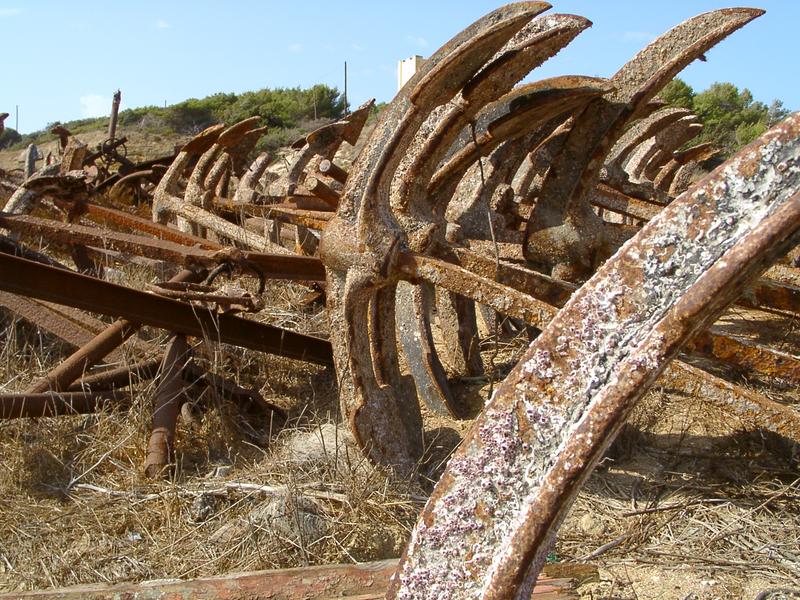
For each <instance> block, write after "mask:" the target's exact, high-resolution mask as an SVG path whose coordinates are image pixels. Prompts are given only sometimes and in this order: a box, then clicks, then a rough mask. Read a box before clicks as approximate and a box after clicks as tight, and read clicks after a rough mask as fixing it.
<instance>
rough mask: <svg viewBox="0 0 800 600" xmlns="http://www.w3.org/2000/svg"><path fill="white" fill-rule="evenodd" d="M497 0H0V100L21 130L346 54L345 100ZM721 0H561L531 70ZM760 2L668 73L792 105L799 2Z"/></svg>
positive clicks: (578, 60) (604, 57)
mask: <svg viewBox="0 0 800 600" xmlns="http://www.w3.org/2000/svg"><path fill="white" fill-rule="evenodd" d="M499 5H500V2H491V1H488V0H462V1H460V2H457V3H456V2H443V1H440V2H434V1H432V0H428V1H427V2H421V1H417V0H407V1H405V2H402V3H400V2H391V1H385V2H355V1H347V0H340V1H339V2H321V1H317V0H303V1H302V2H299V1H295V2H286V1H283V2H275V1H271V0H264V1H239V2H236V1H230V2H225V3H222V2H212V1H210V0H197V1H193V2H188V1H173V2H164V1H162V2H153V1H148V0H145V1H128V2H119V1H117V2H111V1H108V0H106V1H104V2H95V1H86V2H81V1H76V2H63V1H58V2H57V1H55V0H38V1H36V2H30V1H23V0H0V50H2V53H1V54H0V55H2V56H3V67H2V72H3V75H2V86H0V112H3V111H5V112H9V113H11V116H10V118H9V119H8V120H7V121H6V124H7V125H9V126H11V127H14V116H15V115H14V110H15V105H19V110H20V116H19V119H20V120H19V129H20V131H21V132H23V133H25V132H28V131H33V130H36V129H41V128H42V127H44V126H45V125H46V124H47V123H50V122H53V121H56V120H62V121H67V120H71V119H77V118H81V117H84V116H100V115H103V114H108V111H109V106H110V98H111V94H112V93H113V91H114V90H116V89H117V88H120V89H121V90H122V94H123V102H122V105H123V108H126V107H127V108H130V107H134V106H143V105H148V104H156V105H162V106H163V104H164V102H165V101H166V102H167V103H168V104H172V103H174V102H179V101H181V100H184V99H186V98H190V97H203V96H206V95H208V94H213V93H215V92H242V91H247V90H253V89H258V88H262V87H294V86H309V85H312V84H314V83H326V84H329V85H335V86H338V87H339V88H340V89H342V87H343V79H344V75H343V63H344V61H345V60H346V61H347V63H348V74H349V77H348V80H349V82H348V89H349V99H350V103H351V105H354V106H355V105H357V104H359V103H361V102H363V101H364V100H366V99H368V98H371V97H374V98H376V99H377V100H378V101H388V100H390V99H391V98H392V96H393V95H394V93H395V91H396V69H397V61H398V60H399V59H401V58H406V57H408V56H411V55H413V54H421V55H423V56H428V55H430V54H431V53H432V52H433V51H435V50H436V49H437V48H438V47H439V46H441V45H442V44H443V43H444V42H446V41H447V40H448V39H450V38H451V37H452V36H453V35H455V34H456V33H457V32H459V31H460V30H461V29H463V28H464V27H466V26H467V25H469V24H470V23H471V22H473V21H474V20H475V19H477V18H479V17H480V16H482V15H483V14H485V13H487V12H489V11H491V10H493V9H494V8H496V7H497V6H499ZM725 6H731V5H730V4H726V3H723V2H720V1H714V0H659V1H649V2H648V1H644V0H639V1H632V0H606V1H601V0H564V1H555V2H553V8H552V9H551V10H550V12H562V13H575V14H580V15H583V16H585V17H587V18H589V19H590V20H591V21H593V23H594V25H593V27H592V28H590V29H589V30H587V31H585V32H584V33H583V34H581V35H580V36H579V37H578V38H577V39H576V40H575V41H574V42H573V43H572V44H571V45H570V46H569V47H568V48H567V49H566V50H564V51H562V53H560V54H559V55H558V56H557V57H555V58H554V59H551V60H550V61H549V62H548V63H545V65H543V66H542V67H540V68H539V69H538V70H537V71H535V72H534V75H533V78H535V79H539V78H543V77H551V76H553V75H562V74H583V75H593V76H601V77H605V76H610V75H612V74H613V73H614V72H615V71H616V70H617V69H618V68H619V67H620V66H622V65H623V64H624V63H625V62H627V61H628V60H629V59H630V58H631V57H632V56H633V55H634V54H636V52H638V51H639V50H640V49H641V48H642V47H644V46H645V45H646V44H647V43H648V42H650V41H651V40H653V39H654V38H655V37H657V36H658V35H660V34H661V33H663V32H664V31H666V30H668V29H669V28H670V27H672V26H673V25H676V24H677V23H679V22H681V21H683V20H685V19H686V18H688V17H691V16H693V15H695V14H698V13H701V12H705V11H708V10H713V9H715V8H723V7H725ZM751 6H758V7H760V8H765V9H766V10H767V14H766V15H764V16H762V17H760V18H759V19H756V20H755V21H754V22H752V23H750V24H749V25H747V26H746V27H745V28H744V29H742V30H740V31H738V32H736V33H734V34H733V35H732V36H731V37H729V38H728V39H727V40H724V41H723V42H722V43H721V44H719V45H718V46H717V47H716V48H715V49H713V50H712V51H711V52H709V53H708V62H705V63H704V62H696V63H695V64H693V65H690V66H689V67H688V68H687V69H686V70H684V71H683V73H682V75H681V77H683V78H684V79H685V80H686V81H688V82H689V84H690V85H692V86H693V87H694V88H695V90H702V89H704V88H706V87H707V86H708V85H709V84H711V83H713V82H714V81H730V82H732V83H734V84H736V85H737V86H739V87H740V88H743V87H746V88H749V89H750V90H751V91H752V93H753V95H754V97H755V98H756V99H758V100H761V101H763V102H765V103H769V102H771V101H772V100H773V99H775V98H778V99H781V100H783V102H784V104H785V105H786V107H787V108H789V109H792V110H797V109H798V108H800V77H798V75H800V69H798V67H797V66H796V59H795V57H796V51H795V50H794V49H795V48H796V46H797V37H798V33H797V32H796V31H794V30H793V29H795V28H796V27H797V24H798V23H800V2H796V1H795V0H761V1H760V2H757V3H756V4H752V5H751Z"/></svg>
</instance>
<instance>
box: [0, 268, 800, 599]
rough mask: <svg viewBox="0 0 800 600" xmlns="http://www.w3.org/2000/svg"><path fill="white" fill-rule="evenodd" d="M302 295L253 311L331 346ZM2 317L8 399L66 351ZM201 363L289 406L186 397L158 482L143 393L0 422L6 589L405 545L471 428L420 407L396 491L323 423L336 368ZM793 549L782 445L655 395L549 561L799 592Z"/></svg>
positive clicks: (674, 580)
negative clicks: (423, 442) (149, 470)
mask: <svg viewBox="0 0 800 600" xmlns="http://www.w3.org/2000/svg"><path fill="white" fill-rule="evenodd" d="M126 278H127V279H128V280H130V281H132V282H136V285H139V286H144V284H145V283H147V282H150V281H152V280H153V276H152V275H151V274H150V273H149V272H147V271H144V270H139V271H136V272H132V273H131V272H129V273H127V274H126ZM248 285H252V282H251V283H250V284H248ZM305 292H306V289H305V288H303V287H302V286H299V285H295V284H289V283H273V284H270V285H269V287H268V289H267V291H266V297H265V305H266V306H267V307H269V308H268V309H266V310H265V311H263V312H262V313H259V314H258V315H257V316H256V317H255V318H257V319H259V320H264V321H266V322H270V323H273V324H277V325H280V326H284V327H287V328H290V329H293V330H296V331H302V332H305V333H311V334H314V335H320V336H326V335H327V320H326V318H325V315H324V313H323V311H322V310H321V309H319V308H316V309H309V308H303V307H301V305H300V299H301V298H302V296H303V295H304V293H305ZM3 319H4V320H3V321H2V330H1V332H0V336H1V337H0V339H2V340H3V345H2V350H0V381H3V382H5V383H4V384H3V386H1V388H0V389H4V390H6V391H13V390H21V389H24V388H25V387H26V385H27V384H29V383H30V381H32V380H33V379H34V378H35V377H36V376H38V375H40V374H41V373H43V372H45V371H46V370H47V369H48V368H49V367H51V366H52V365H53V364H55V363H57V361H58V360H59V359H60V358H61V357H62V356H64V354H65V351H66V349H65V347H64V346H63V345H62V344H60V343H58V342H57V341H54V340H53V339H51V338H49V337H48V336H46V335H41V334H39V333H37V332H36V331H35V330H33V329H32V328H31V327H29V326H27V325H25V324H24V323H20V322H17V321H15V320H14V319H11V318H8V316H5V315H4V316H3ZM143 335H144V336H145V337H147V338H148V339H152V340H154V341H158V340H160V339H163V336H162V335H161V334H159V333H158V332H154V331H148V330H146V331H145V332H144V333H143ZM525 345H526V338H525V336H524V335H523V334H520V335H519V336H517V338H515V339H512V340H509V339H508V338H504V340H503V341H502V342H497V343H496V342H495V341H494V340H492V339H491V336H489V337H487V339H485V340H484V343H483V350H484V353H483V354H484V358H485V360H486V363H487V365H486V366H487V371H488V372H492V371H494V372H495V373H496V374H497V376H498V377H502V376H504V375H505V373H506V372H507V370H508V369H509V368H510V366H511V365H513V364H514V362H515V360H516V357H517V356H518V354H519V352H520V351H521V349H522V348H524V347H525ZM490 357H493V359H492V360H491V361H490ZM196 359H197V360H198V362H200V363H201V364H202V365H203V366H205V367H206V368H208V369H209V370H211V371H212V372H214V373H217V374H219V375H224V376H226V377H229V378H231V379H234V380H235V381H237V382H238V383H239V384H240V385H243V386H252V387H254V388H256V389H258V390H259V391H260V392H261V394H262V395H263V396H264V398H266V399H267V400H269V401H271V402H273V403H275V404H277V405H280V406H281V407H283V408H285V409H286V410H287V411H288V412H289V415H290V419H289V422H288V423H287V424H286V425H282V426H279V424H277V423H275V422H272V421H270V420H269V419H268V418H267V417H265V416H263V415H261V416H260V417H259V416H258V415H255V416H254V415H249V416H244V415H241V414H239V413H238V412H237V410H236V408H235V407H234V406H233V405H232V404H231V403H230V402H228V401H226V400H225V399H223V398H219V397H214V395H213V394H210V393H208V392H206V393H205V394H204V395H200V396H196V397H195V400H196V401H197V404H198V406H201V407H202V415H201V416H200V417H199V418H197V419H196V420H192V421H181V423H180V425H179V429H178V433H177V443H176V446H177V449H178V456H177V465H176V470H175V472H174V475H173V477H172V478H171V479H169V480H165V481H151V480H147V479H145V478H144V476H143V475H142V473H141V468H142V463H143V460H144V448H145V445H146V442H147V434H148V427H149V414H150V406H151V402H152V399H153V394H154V386H153V384H152V383H149V384H144V385H140V386H138V387H137V388H136V389H135V393H134V394H133V402H132V405H131V406H130V407H128V408H125V409H121V410H117V411H113V412H106V413H101V414H97V415H90V416H75V417H61V418H54V419H39V420H18V421H6V422H0V456H2V461H0V513H1V514H2V517H0V519H1V521H0V522H2V526H0V591H12V590H23V589H35V588H43V587H51V586H64V585H70V584H76V583H85V582H113V581H121V580H142V579H152V578H165V577H196V576H204V575H215V574H221V573H227V572H233V571H244V570H253V569H265V568H277V567H288V566H298V565H306V564H323V563H333V562H351V561H364V560H373V559H379V558H388V557H393V556H397V555H398V554H399V553H400V552H401V550H402V548H403V546H404V544H405V542H406V540H407V537H408V534H409V532H410V528H411V527H412V526H413V522H414V520H415V517H416V514H417V513H418V511H419V510H420V508H421V505H422V502H423V501H424V497H425V494H426V492H428V491H429V490H430V486H431V485H432V483H433V481H435V479H436V478H437V477H438V474H439V473H441V471H442V469H443V466H444V464H445V462H446V460H447V457H448V456H449V454H450V452H452V450H453V448H454V447H455V445H456V444H457V443H458V440H459V439H460V437H461V435H463V433H464V431H465V430H466V428H467V427H468V423H465V422H454V421H451V420H449V419H444V418H442V417H436V416H434V415H431V414H429V413H427V412H425V421H426V434H427V444H428V448H427V453H426V457H425V461H424V463H423V464H422V465H421V466H420V474H421V475H422V478H421V481H423V482H424V483H422V484H418V483H413V484H412V483H410V482H407V481H397V480H396V479H393V478H392V477H390V476H389V474H388V473H386V472H383V471H381V470H379V469H375V468H372V467H369V466H367V465H366V464H365V463H364V462H363V460H362V459H361V458H360V457H359V455H358V453H357V452H355V450H354V449H353V447H352V445H351V444H350V443H349V441H348V437H347V435H346V434H345V432H344V431H342V430H341V429H338V428H337V427H336V426H335V425H334V424H335V423H337V422H338V421H339V414H338V405H337V397H336V396H337V390H336V382H335V377H334V374H333V372H332V370H330V369H324V368H321V367H315V366H310V365H307V364H304V363H298V362H295V361H290V360H286V359H281V358H276V357H269V356H265V355H261V354H257V353H253V352H249V351H245V350H242V349H239V348H233V347H229V346H224V345H223V346H220V345H217V344H211V343H208V342H203V343H201V344H200V345H199V346H198V347H197V348H196ZM489 388H490V384H489V383H488V381H487V380H485V379H484V380H481V379H477V380H474V381H468V382H465V383H464V384H463V385H462V386H461V390H462V391H463V392H464V393H469V394H471V395H472V396H473V397H474V398H476V399H477V400H480V399H482V398H485V397H486V395H487V394H488V391H489ZM768 391H769V390H768ZM770 393H773V394H776V395H777V394H778V392H777V391H775V390H771V391H770ZM791 394H794V395H796V391H790V395H791ZM783 395H785V393H783ZM319 439H322V440H323V442H319V441H318V440H319ZM794 451H796V449H795V450H794ZM421 486H422V487H421ZM423 488H424V489H423ZM798 548H800V472H799V471H798V464H797V456H796V455H794V454H793V449H792V448H791V447H790V446H789V445H787V444H786V443H785V441H782V440H777V439H775V438H774V437H773V436H770V435H766V434H761V433H744V432H743V431H742V428H741V424H739V423H737V422H736V421H735V420H733V419H732V418H730V417H728V416H726V415H723V414H720V413H719V412H718V411H714V410H708V409H706V408H705V407H704V406H703V404H702V403H701V402H698V401H697V399H696V398H683V397H680V396H677V395H674V394H671V393H669V392H668V391H665V390H660V389H655V390H653V391H652V392H651V393H650V394H648V395H647V396H646V398H645V399H644V400H643V401H642V403H641V404H640V406H639V407H638V409H637V410H636V412H635V414H634V417H633V418H632V419H631V420H630V422H629V424H628V425H627V426H626V428H625V430H624V431H623V433H622V434H621V436H620V438H619V439H618V441H617V442H616V443H615V445H614V446H613V448H612V450H611V452H610V453H609V455H608V456H607V458H606V459H605V460H604V461H603V463H602V464H601V466H600V468H598V469H597V471H596V472H595V473H594V474H593V475H592V477H591V478H590V480H589V482H588V485H587V486H586V487H585V488H584V490H583V491H582V492H581V494H580V495H579V497H578V500H577V501H576V504H575V506H574V507H573V509H572V511H571V513H570V515H569V517H568V519H567V521H566V523H565V524H564V526H563V527H562V528H561V532H560V535H559V538H558V540H557V545H556V547H555V549H554V554H555V557H557V560H563V561H572V560H588V561H589V562H590V563H591V564H594V565H597V566H598V567H599V573H600V575H599V578H598V579H597V580H595V581H591V582H588V583H586V584H584V585H583V586H582V587H581V589H580V592H581V594H582V597H584V598H687V597H696V598H717V597H724V598H728V597H754V596H755V594H756V592H757V591H759V590H761V589H765V588H768V587H777V586H784V587H785V586H791V585H795V586H797V585H800V551H798ZM692 594H694V595H693V596H692Z"/></svg>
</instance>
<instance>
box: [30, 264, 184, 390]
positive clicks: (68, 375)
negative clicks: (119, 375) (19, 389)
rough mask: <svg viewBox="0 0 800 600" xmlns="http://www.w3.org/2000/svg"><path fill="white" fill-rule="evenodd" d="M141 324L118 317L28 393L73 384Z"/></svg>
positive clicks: (179, 277) (178, 278)
mask: <svg viewBox="0 0 800 600" xmlns="http://www.w3.org/2000/svg"><path fill="white" fill-rule="evenodd" d="M198 277H199V274H198V273H195V272H193V271H189V270H185V271H181V272H180V273H178V274H177V275H176V276H175V277H173V278H172V281H173V282H181V281H193V280H196V279H197V278H198ZM140 327H141V324H139V323H136V322H131V321H129V320H127V319H118V320H116V321H115V322H114V323H112V324H111V325H108V326H107V327H105V328H104V329H103V330H102V331H100V332H99V333H98V334H97V335H96V336H94V337H93V338H92V339H91V340H90V341H89V342H88V343H86V344H85V345H83V346H81V347H80V348H78V349H77V350H76V351H75V352H73V353H72V354H71V355H70V356H69V357H67V358H66V359H65V360H64V361H62V362H61V363H60V364H59V365H58V366H57V367H56V368H54V369H53V370H51V371H50V372H49V373H48V374H47V375H45V376H44V377H41V378H40V379H38V380H37V381H35V382H34V383H33V384H31V386H30V387H29V388H28V389H27V390H26V391H27V392H28V393H31V394H35V393H44V392H48V391H54V392H60V391H63V390H65V389H67V388H68V387H69V386H70V385H72V384H73V383H74V382H75V381H76V380H77V379H78V378H79V377H80V376H81V375H82V374H83V373H85V372H86V370H87V369H89V368H91V367H92V366H94V365H95V364H97V363H98V362H99V361H101V360H102V359H103V358H105V357H106V356H107V355H109V354H110V353H111V352H113V351H114V350H116V349H117V348H119V347H120V346H121V345H122V344H123V343H124V342H125V341H126V340H127V339H128V338H130V337H131V336H133V335H134V334H135V333H136V332H137V331H138V330H139V328H140Z"/></svg>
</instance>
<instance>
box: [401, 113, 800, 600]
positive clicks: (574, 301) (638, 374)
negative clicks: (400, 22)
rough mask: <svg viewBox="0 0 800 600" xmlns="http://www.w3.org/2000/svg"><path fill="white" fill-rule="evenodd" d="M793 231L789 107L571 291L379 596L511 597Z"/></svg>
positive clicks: (522, 593)
mask: <svg viewBox="0 0 800 600" xmlns="http://www.w3.org/2000/svg"><path fill="white" fill-rule="evenodd" d="M798 239H800V113H797V114H795V115H793V116H792V117H790V118H789V119H787V120H786V121H784V122H783V123H782V124H780V125H779V126H777V127H776V128H774V129H772V130H771V131H770V132H768V133H767V134H765V135H764V136H763V137H762V138H760V139H759V140H758V141H757V142H756V143H754V144H752V145H751V146H749V147H748V148H747V149H745V150H744V151H742V152H741V153H739V154H738V155H737V156H736V157H734V158H733V159H732V160H731V161H729V162H728V163H726V164H725V165H723V166H722V167H720V168H719V169H717V170H716V171H715V172H714V173H713V174H712V175H710V176H709V177H708V178H706V179H705V180H704V181H703V182H702V184H701V185H698V186H697V187H695V188H693V189H692V190H690V191H689V192H687V193H686V194H684V195H682V196H681V197H680V198H678V199H677V200H676V201H675V202H673V203H672V204H671V205H670V206H669V207H667V208H666V209H665V210H664V211H662V213H661V214H659V215H658V216H657V217H656V218H655V219H653V220H652V221H650V223H649V224H648V225H647V226H645V228H644V229H643V230H642V231H641V232H640V234H639V235H638V236H637V237H636V238H634V240H632V241H631V242H630V243H629V244H627V245H626V246H624V247H623V249H622V250H621V251H620V252H619V253H617V254H616V255H615V256H614V257H613V258H612V259H611V260H609V261H608V262H607V263H606V264H605V265H603V267H602V268H601V269H600V270H599V271H598V272H597V273H596V274H595V276H594V277H592V279H591V280H590V281H589V282H588V283H587V284H585V285H584V286H583V287H581V288H580V289H579V290H578V291H577V292H576V293H575V294H574V295H573V297H572V298H571V299H570V301H569V302H568V303H567V305H566V307H565V308H564V309H563V310H562V311H561V312H560V313H559V314H558V316H557V317H556V318H555V319H554V320H553V322H552V323H551V324H550V326H549V327H547V328H546V329H545V330H544V331H543V333H542V334H541V336H539V338H537V340H536V341H535V342H534V343H533V344H532V345H531V346H530V348H529V349H528V351H527V352H526V353H525V355H524V357H523V358H522V360H521V361H520V362H519V364H518V365H517V367H516V368H515V369H514V370H513V371H512V373H511V374H510V375H509V377H508V378H507V379H506V381H504V382H503V383H502V384H501V386H500V387H499V388H498V390H497V391H496V393H495V395H494V397H493V398H492V400H491V401H490V403H489V404H488V405H487V407H486V409H485V411H484V412H483V414H482V415H481V417H479V419H478V420H477V421H476V423H475V425H474V427H473V428H472V430H471V431H470V433H469V434H468V436H467V437H466V438H465V440H464V442H463V443H462V445H461V447H460V448H459V450H458V451H457V453H456V454H455V455H454V457H453V458H452V459H451V461H450V463H449V465H448V468H447V471H446V472H445V474H444V476H443V477H442V479H441V480H440V482H439V484H438V485H437V486H436V488H435V490H434V492H433V494H432V496H431V499H430V501H429V502H428V504H427V505H426V507H425V509H424V511H423V513H422V516H421V517H420V520H419V521H418V523H417V526H416V528H415V530H414V532H413V534H412V538H411V541H410V543H409V546H408V549H407V551H406V554H405V556H404V558H403V562H402V564H401V566H400V568H399V570H398V575H397V577H396V578H395V579H394V580H393V583H392V587H391V589H390V591H389V594H388V597H389V598H421V597H424V598H442V599H444V598H447V599H449V600H456V599H459V598H485V599H500V598H504V599H505V598H526V597H527V595H529V594H530V591H531V590H532V588H533V585H534V582H535V581H536V577H537V576H538V574H539V571H540V570H541V567H542V565H543V563H544V559H545V557H546V555H547V552H548V551H549V548H550V544H551V542H552V540H553V537H554V535H555V533H556V530H557V528H558V525H559V524H560V522H561V520H562V519H563V518H564V515H565V514H566V511H567V510H568V508H569V506H570V503H571V501H572V500H573V499H574V497H575V495H576V494H577V491H578V489H579V488H580V485H581V483H582V482H583V481H584V480H585V478H586V477H587V476H588V474H589V472H590V470H591V468H592V467H593V466H594V464H596V461H597V460H599V458H600V456H601V454H602V451H603V450H604V449H605V448H606V447H607V446H608V444H610V443H611V441H612V440H613V438H614V436H615V435H616V433H617V432H618V431H619V428H620V427H621V425H622V423H623V422H624V419H625V417H626V415H627V414H628V412H629V411H630V409H631V408H632V407H633V405H634V404H635V402H636V401H637V400H638V398H640V397H641V396H642V395H643V394H644V392H645V391H646V390H647V388H648V387H649V385H651V384H652V383H653V381H654V380H655V379H656V377H657V376H658V374H659V373H660V372H661V371H662V370H663V369H664V367H665V366H666V364H667V363H668V361H669V360H670V359H671V358H672V357H673V356H675V354H676V353H677V352H678V351H679V350H680V348H681V346H682V344H683V343H685V342H686V340H687V339H688V338H689V337H690V336H691V335H692V334H693V333H694V332H695V331H696V330H698V329H700V328H702V327H703V326H704V325H707V324H708V323H710V322H711V321H712V320H713V319H714V318H716V316H717V315H718V314H719V313H720V312H721V311H722V310H723V309H724V308H725V307H726V306H727V305H728V304H729V303H730V302H732V301H733V299H734V298H735V297H736V296H737V295H738V294H739V293H740V292H741V290H742V289H743V287H744V285H745V284H746V283H747V281H748V280H750V279H753V278H755V277H756V276H757V275H758V273H759V272H760V271H762V270H764V269H765V268H766V267H767V266H768V265H769V264H770V262H772V261H774V260H775V259H777V258H778V257H779V256H780V255H781V254H783V253H785V252H786V251H787V250H788V249H789V248H791V247H792V246H793V245H794V244H795V243H797V241H798Z"/></svg>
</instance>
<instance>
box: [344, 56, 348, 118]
mask: <svg viewBox="0 0 800 600" xmlns="http://www.w3.org/2000/svg"><path fill="white" fill-rule="evenodd" d="M347 112H348V111H347V61H344V116H345V117H346V116H347Z"/></svg>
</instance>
